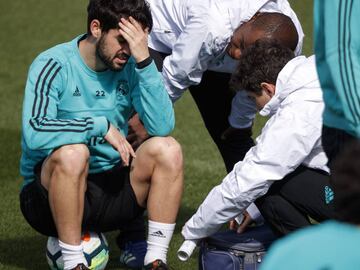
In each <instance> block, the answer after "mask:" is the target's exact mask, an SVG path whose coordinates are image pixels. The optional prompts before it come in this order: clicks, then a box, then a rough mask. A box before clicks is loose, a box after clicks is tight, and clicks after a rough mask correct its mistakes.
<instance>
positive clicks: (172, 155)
mask: <svg viewBox="0 0 360 270" xmlns="http://www.w3.org/2000/svg"><path fill="white" fill-rule="evenodd" d="M155 139H156V141H154V144H153V151H154V152H153V154H154V156H155V159H156V160H157V161H158V162H160V163H163V164H168V165H171V166H172V167H174V169H175V168H177V169H182V166H183V156H182V150H181V146H180V144H179V143H178V142H177V141H176V140H175V139H174V138H173V137H158V138H155Z"/></svg>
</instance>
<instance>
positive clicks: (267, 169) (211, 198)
mask: <svg viewBox="0 0 360 270" xmlns="http://www.w3.org/2000/svg"><path fill="white" fill-rule="evenodd" d="M300 114H301V113H300V112H292V111H289V110H286V109H283V110H282V111H281V112H280V113H278V114H276V115H274V116H273V117H272V118H271V119H269V121H268V123H267V124H266V125H265V127H264V129H263V131H262V133H261V135H260V136H259V138H258V140H257V145H256V146H254V147H252V148H251V149H250V150H249V151H248V153H247V154H246V156H245V158H244V160H243V161H240V162H238V163H237V164H236V165H235V166H234V169H233V170H232V171H231V172H230V173H229V174H228V175H227V176H226V177H225V179H224V180H223V182H222V183H221V184H220V185H218V186H216V187H214V188H213V189H212V190H211V192H210V193H209V194H208V196H207V197H206V199H205V200H204V202H203V203H202V204H201V205H200V207H199V208H198V210H197V212H196V213H195V214H194V215H193V216H192V217H191V218H190V219H189V220H188V221H187V222H186V224H185V226H184V227H183V229H182V235H183V236H184V238H185V239H200V238H204V237H207V236H209V235H210V234H212V233H214V232H216V231H217V230H218V229H219V228H220V226H221V225H222V224H223V223H226V222H228V221H229V220H231V219H232V218H234V217H235V216H237V215H238V214H240V213H242V212H243V211H244V210H245V209H246V208H247V207H248V206H249V205H250V204H251V203H252V202H254V201H255V200H256V199H257V198H259V197H261V196H262V195H264V194H266V192H267V190H268V189H269V187H270V185H271V184H272V183H273V181H275V180H281V179H283V178H284V177H285V176H286V175H287V174H289V173H290V172H292V171H293V170H295V169H296V168H297V167H298V166H299V165H300V164H301V163H302V162H303V160H304V159H305V158H306V157H307V156H308V155H309V153H310V152H311V151H312V149H313V147H314V145H315V144H316V143H317V142H318V140H319V138H320V135H319V134H320V128H318V127H314V126H313V125H312V124H311V122H310V121H311V120H310V121H306V119H304V117H302V116H301V115H300Z"/></svg>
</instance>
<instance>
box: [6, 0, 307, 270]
mask: <svg viewBox="0 0 360 270" xmlns="http://www.w3.org/2000/svg"><path fill="white" fill-rule="evenodd" d="M165 1H166V0H165ZM291 3H292V5H293V7H294V9H295V10H296V11H297V13H298V16H299V18H300V20H301V22H302V23H303V26H304V30H305V33H306V35H307V37H306V40H305V46H304V52H305V54H307V55H309V54H311V51H312V39H311V37H312V0H302V1H296V0H293V1H291ZM86 5H87V0H73V1H71V0H61V1H58V0H26V1H24V0H12V1H5V0H1V1H0V25H2V31H1V37H0V100H1V105H0V181H1V182H0V183H1V186H0V269H11V270H15V269H33V270H35V269H47V263H46V261H45V255H44V250H45V243H46V238H45V237H44V236H41V235H39V234H37V233H36V232H34V231H33V230H32V229H31V228H30V227H29V226H28V225H27V223H26V222H25V221H24V219H23V217H22V215H21V213H20V210H19V202H18V192H19V189H20V186H21V182H22V180H21V177H20V175H19V169H18V167H19V159H20V126H21V125H20V123H21V107H22V98H23V91H24V84H25V81H26V76H27V70H28V67H29V65H30V63H31V62H32V60H33V59H34V57H35V56H36V55H37V54H39V53H40V52H41V51H43V50H44V49H46V48H49V47H51V46H53V45H55V44H57V43H62V42H65V41H68V40H71V39H72V38H73V37H75V36H76V35H78V34H79V33H82V32H84V30H85V29H86V13H85V11H86ZM175 107H176V120H177V126H176V129H175V132H174V134H173V136H175V137H176V138H177V139H178V141H179V142H180V143H181V144H182V146H183V152H184V156H185V183H186V186H185V194H184V198H183V201H182V207H181V210H180V214H179V218H178V221H177V228H176V233H175V236H174V238H173V241H172V245H171V248H170V254H169V261H170V264H171V266H172V267H173V269H176V270H178V269H185V270H188V269H197V268H196V256H193V258H192V259H191V260H190V261H189V262H187V263H180V262H179V260H177V258H176V257H175V252H176V250H177V249H178V247H179V246H180V243H181V241H182V239H181V236H180V230H181V227H182V225H183V224H184V222H185V221H186V220H187V219H188V218H189V217H190V216H191V214H192V213H193V212H194V211H195V210H196V208H197V206H198V205H199V204H200V202H201V201H202V200H203V198H204V197H205V196H206V194H207V192H208V191H209V190H210V189H211V188H212V187H213V186H214V185H215V184H217V183H219V182H220V181H221V179H222V178H223V176H225V168H224V166H223V164H222V161H221V159H220V156H219V154H218V152H217V150H216V148H215V146H214V144H213V143H212V141H211V140H210V139H209V136H208V134H207V132H206V130H205V128H204V126H203V123H202V121H201V119H200V117H199V113H198V111H197V109H196V107H195V106H194V104H193V101H192V99H191V97H190V96H189V95H188V94H186V95H185V96H184V97H183V98H182V99H181V100H180V101H178V102H177V103H176V106H175ZM263 121H264V120H263V119H257V122H256V125H255V133H256V134H258V132H259V129H260V128H261V126H262V124H263ZM114 236H115V234H107V237H108V240H110V244H111V247H110V248H111V262H110V263H109V267H108V268H107V269H124V268H120V267H119V266H118V265H117V257H118V255H119V254H118V251H117V248H116V246H115V245H114V242H113V239H114Z"/></svg>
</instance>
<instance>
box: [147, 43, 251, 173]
mask: <svg viewBox="0 0 360 270" xmlns="http://www.w3.org/2000/svg"><path fill="white" fill-rule="evenodd" d="M150 54H151V56H152V58H153V59H154V61H155V63H156V66H157V68H158V70H159V71H161V70H162V65H163V61H164V58H165V57H166V56H167V55H166V54H164V53H160V52H157V51H154V50H152V49H150ZM230 77H231V74H229V73H221V72H214V71H205V72H204V74H203V76H202V80H201V82H200V84H198V85H194V86H190V87H189V90H190V93H191V95H192V97H193V99H194V101H195V103H196V105H197V107H198V109H199V111H200V114H201V117H202V119H203V121H204V124H205V127H206V129H207V130H208V132H209V134H210V136H211V138H212V140H213V141H214V142H215V144H216V146H217V148H218V149H219V151H220V154H221V156H222V158H223V160H224V163H225V167H226V170H227V172H230V171H231V170H232V169H233V167H234V165H235V163H237V162H238V161H240V160H242V159H243V158H244V156H245V154H246V153H247V151H248V150H249V149H250V148H251V147H252V146H253V145H254V142H253V140H252V138H251V135H252V133H251V128H249V129H238V130H235V131H233V132H232V133H231V135H229V136H227V137H226V138H222V136H221V135H222V134H223V132H224V131H225V130H227V129H228V128H229V127H230V125H229V121H228V117H229V114H230V111H231V102H232V99H233V97H234V95H235V93H234V92H233V91H232V90H231V89H230V87H229V80H230Z"/></svg>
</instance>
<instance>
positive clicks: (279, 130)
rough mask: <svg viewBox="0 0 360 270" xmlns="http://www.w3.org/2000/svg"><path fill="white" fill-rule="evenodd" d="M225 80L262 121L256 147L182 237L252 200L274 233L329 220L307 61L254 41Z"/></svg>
mask: <svg viewBox="0 0 360 270" xmlns="http://www.w3.org/2000/svg"><path fill="white" fill-rule="evenodd" d="M233 79H234V85H235V86H236V87H237V88H238V89H246V91H247V94H248V95H249V96H250V97H252V98H253V99H254V100H255V102H256V104H257V108H258V110H259V111H260V114H261V115H263V116H270V118H269V120H268V121H267V123H266V125H265V126H264V128H263V129H262V132H261V134H260V136H259V137H258V138H257V144H256V145H255V146H254V147H252V148H251V149H250V150H249V151H248V152H247V154H246V156H245V158H244V160H243V161H240V162H238V163H237V164H236V165H235V167H234V169H233V170H232V171H231V172H230V173H229V174H228V175H227V176H226V177H225V179H224V180H223V182H222V183H221V184H220V185H218V186H216V187H215V188H213V189H212V191H211V192H210V193H209V194H208V196H207V198H206V199H205V201H204V202H203V203H202V204H201V205H200V207H199V208H198V210H197V212H196V214H194V215H193V216H192V217H191V218H190V220H188V221H187V223H186V224H185V226H184V227H183V230H182V234H183V236H184V238H185V239H186V240H196V239H201V238H204V237H206V236H209V235H210V234H212V233H214V232H216V231H217V230H218V229H219V228H220V226H221V225H222V224H223V223H226V222H228V221H230V220H232V219H233V218H234V217H236V216H237V215H239V214H241V213H243V212H244V210H245V209H246V208H247V207H248V206H249V205H250V204H251V203H252V202H255V203H256V205H257V206H258V208H259V209H260V212H261V214H262V215H263V217H264V218H265V220H266V221H267V222H268V223H269V224H270V226H271V227H272V229H273V230H274V231H275V232H276V233H277V234H278V235H284V234H288V233H289V232H291V231H294V230H296V229H298V228H301V227H304V226H307V225H310V224H311V223H310V220H309V217H311V218H313V219H315V220H317V221H323V220H325V219H328V218H331V217H333V216H334V212H333V201H332V199H333V197H334V196H333V193H332V189H331V185H330V183H329V176H328V172H329V169H328V168H327V166H326V163H327V159H326V156H325V153H324V151H323V149H322V146H321V128H322V112H323V109H324V103H323V100H322V92H321V88H320V85H319V81H318V78H317V73H316V67H315V58H314V57H309V58H306V57H304V56H299V57H294V54H293V52H292V51H291V50H289V49H287V48H285V47H282V46H281V45H278V44H277V43H276V42H273V41H265V40H263V41H257V42H256V43H255V45H253V46H251V47H249V48H248V49H246V50H245V51H244V53H243V55H242V57H241V59H240V61H239V65H238V69H237V71H236V73H235V74H234V78H233Z"/></svg>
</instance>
